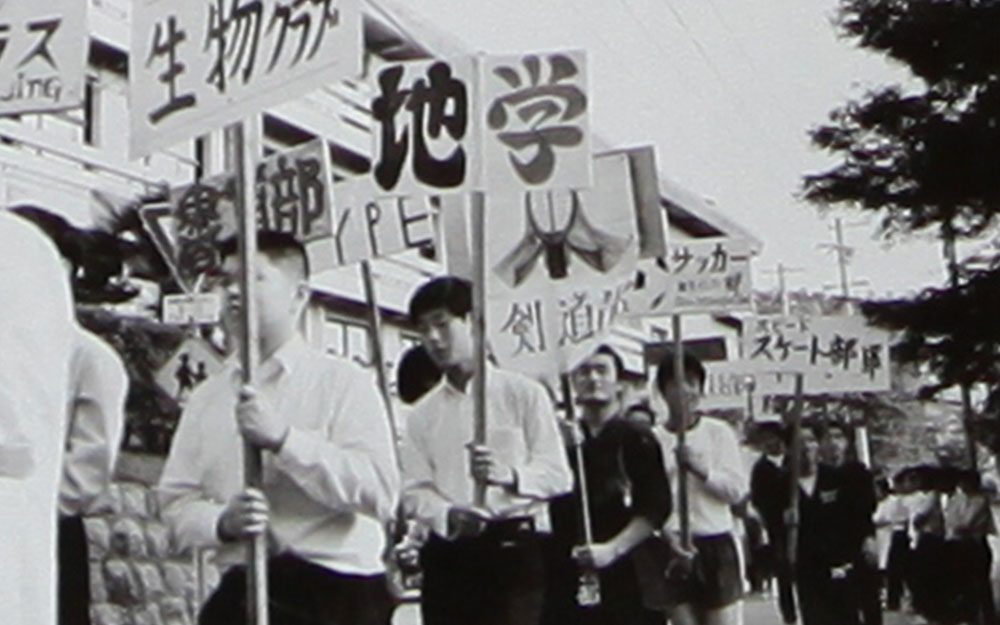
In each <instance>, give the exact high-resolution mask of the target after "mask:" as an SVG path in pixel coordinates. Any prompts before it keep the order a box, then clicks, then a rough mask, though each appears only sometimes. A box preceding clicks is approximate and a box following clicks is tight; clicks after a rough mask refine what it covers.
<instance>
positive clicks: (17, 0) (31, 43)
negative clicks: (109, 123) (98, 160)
mask: <svg viewBox="0 0 1000 625" xmlns="http://www.w3.org/2000/svg"><path fill="white" fill-rule="evenodd" d="M88 41H89V38H88V36H87V3H86V2H81V1H80V0H46V1H45V2H27V1H25V0H7V1H6V2H0V115H4V114H11V113H38V112H44V111H56V110H60V109H66V108H72V107H75V106H79V105H80V104H81V103H82V102H83V91H84V68H85V66H86V63H87V45H88Z"/></svg>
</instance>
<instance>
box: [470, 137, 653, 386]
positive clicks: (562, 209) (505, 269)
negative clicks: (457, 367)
mask: <svg viewBox="0 0 1000 625" xmlns="http://www.w3.org/2000/svg"><path fill="white" fill-rule="evenodd" d="M594 182H595V184H594V186H593V187H592V188H591V189H589V190H586V191H549V192H529V193H522V194H505V195H500V194H491V195H489V196H488V197H487V210H486V231H487V232H488V233H489V237H488V243H487V257H486V262H487V267H488V279H487V285H486V294H487V334H488V337H489V341H490V345H491V347H492V350H493V353H494V355H495V356H496V358H497V360H498V361H499V362H500V364H501V365H502V366H506V367H512V368H516V369H517V370H518V371H524V372H527V373H529V374H533V375H537V376H541V377H550V376H552V375H553V374H557V373H562V372H566V371H569V370H570V369H572V367H574V366H575V364H576V363H577V362H578V361H579V360H580V359H581V358H582V357H584V356H586V354H588V353H589V352H590V351H592V350H593V349H594V348H595V347H596V346H597V345H598V344H599V343H600V342H602V341H604V340H606V338H607V336H608V334H609V333H610V331H611V326H612V325H613V324H614V322H615V320H616V319H617V318H618V316H619V315H621V314H622V312H623V305H624V303H623V300H622V294H623V292H624V291H625V289H626V288H627V286H628V282H629V279H630V278H631V276H632V274H633V272H634V271H635V263H636V260H637V258H638V254H639V242H638V239H639V235H638V229H637V222H638V219H637V217H636V210H635V207H634V204H633V198H634V196H633V192H632V180H631V177H630V173H629V161H628V157H627V155H626V154H623V153H615V154H608V155H604V156H600V157H598V158H596V159H595V164H594Z"/></svg>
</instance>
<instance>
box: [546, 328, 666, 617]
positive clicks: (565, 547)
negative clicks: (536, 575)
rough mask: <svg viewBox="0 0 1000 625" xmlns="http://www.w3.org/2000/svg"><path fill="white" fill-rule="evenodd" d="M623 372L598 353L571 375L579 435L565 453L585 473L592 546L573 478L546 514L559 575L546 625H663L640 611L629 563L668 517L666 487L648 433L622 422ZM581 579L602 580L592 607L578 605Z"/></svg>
mask: <svg viewBox="0 0 1000 625" xmlns="http://www.w3.org/2000/svg"><path fill="white" fill-rule="evenodd" d="M623 368H624V365H623V364H622V360H621V357H620V356H619V355H618V354H617V353H616V352H615V351H614V350H613V349H611V348H610V347H608V346H606V345H602V346H600V347H598V348H597V350H596V351H595V352H594V353H593V354H592V355H590V356H589V357H588V358H586V359H584V360H583V362H581V363H580V364H579V365H577V367H576V368H575V369H574V370H573V373H572V374H571V380H572V384H573V390H574V400H575V402H576V404H577V406H579V408H580V411H581V414H580V421H581V424H582V431H581V430H578V429H576V428H575V427H574V428H573V429H572V432H571V434H572V435H573V436H572V440H571V441H570V442H571V445H570V448H569V449H568V450H567V452H568V454H569V460H570V464H571V465H572V467H573V469H574V472H575V473H576V475H577V476H579V475H580V473H581V472H584V477H585V478H586V484H587V499H588V503H589V507H588V510H589V512H590V518H591V523H592V526H593V540H594V542H593V543H591V544H584V536H583V535H582V534H581V532H580V526H581V518H580V517H581V514H582V512H581V491H580V483H581V480H580V479H579V478H578V479H577V481H576V486H575V488H574V491H573V493H572V494H571V495H569V496H565V497H561V498H559V499H558V500H554V501H553V502H552V506H551V510H552V522H553V541H554V543H555V544H557V545H558V547H559V549H558V553H556V554H554V555H553V558H552V564H553V565H555V566H556V567H558V568H559V570H560V572H562V576H561V579H553V582H554V587H553V588H551V589H550V590H549V592H548V593H547V604H546V610H545V613H546V619H545V622H546V623H550V624H551V625H559V624H562V623H581V624H589V623H593V624H595V625H596V624H606V625H654V624H657V623H662V622H663V614H662V613H660V612H657V611H653V610H648V609H646V608H645V607H644V606H643V597H642V594H641V590H640V583H639V579H638V573H637V568H636V562H635V561H634V560H633V555H635V552H636V550H637V549H638V548H639V547H640V545H641V544H642V543H643V542H644V541H646V540H647V539H650V537H651V536H652V535H653V532H654V530H655V529H657V528H659V527H661V526H662V525H663V523H664V521H666V519H667V516H668V515H669V514H670V509H671V500H670V483H669V482H668V480H667V475H666V473H665V472H664V468H663V458H662V456H661V453H660V447H659V444H658V443H657V440H656V438H655V437H654V436H653V433H652V431H651V430H650V425H649V424H648V423H643V422H642V421H641V420H632V419H629V418H627V417H625V415H624V414H623V406H622V405H621V402H620V396H621V393H620V388H619V386H620V376H621V373H622V370H623ZM576 445H580V446H581V447H582V455H583V466H578V464H577V454H576V453H575V452H576V450H575V446H576ZM653 540H656V539H653ZM586 572H596V573H597V574H598V579H599V580H600V603H599V604H598V605H596V606H581V605H579V603H578V601H576V593H577V590H578V582H579V580H580V578H581V574H585V573H586ZM552 577H553V578H554V577H558V576H552ZM550 579H552V578H550Z"/></svg>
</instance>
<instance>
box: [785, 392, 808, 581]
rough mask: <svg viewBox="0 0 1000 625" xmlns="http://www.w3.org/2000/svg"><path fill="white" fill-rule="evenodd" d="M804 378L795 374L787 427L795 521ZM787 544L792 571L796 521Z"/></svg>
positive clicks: (796, 537)
mask: <svg viewBox="0 0 1000 625" xmlns="http://www.w3.org/2000/svg"><path fill="white" fill-rule="evenodd" d="M804 377H805V376H803V374H801V373H796V374H795V400H794V401H793V403H792V411H791V413H790V415H789V416H790V417H791V422H790V423H789V424H788V427H790V428H791V433H792V434H791V442H792V444H791V449H790V450H789V455H790V458H789V472H790V474H791V477H790V484H789V486H788V488H789V496H788V501H789V504H788V507H789V510H794V511H795V512H794V516H795V518H796V519H798V517H799V476H800V475H801V474H802V410H803V397H802V394H803V390H802V386H803V383H804ZM786 538H787V540H788V543H787V544H786V546H785V548H786V552H785V553H786V554H787V557H788V565H789V567H791V568H792V569H793V570H794V568H795V561H796V558H797V553H796V550H797V549H798V544H799V525H798V521H796V522H795V523H793V524H791V525H790V526H789V527H788V533H787V534H786Z"/></svg>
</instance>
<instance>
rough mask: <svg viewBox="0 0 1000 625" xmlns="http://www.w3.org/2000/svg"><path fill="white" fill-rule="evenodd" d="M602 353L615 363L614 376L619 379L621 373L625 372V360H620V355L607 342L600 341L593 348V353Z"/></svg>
mask: <svg viewBox="0 0 1000 625" xmlns="http://www.w3.org/2000/svg"><path fill="white" fill-rule="evenodd" d="M598 354H604V355H605V356H610V357H611V361H612V362H614V363H615V378H616V379H618V380H620V379H621V377H622V374H623V373H625V361H624V360H622V357H621V355H620V354H619V353H618V352H617V351H615V348H614V347H611V346H610V345H608V344H607V343H601V344H600V345H598V346H597V349H595V350H594V355H595V356H596V355H598Z"/></svg>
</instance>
